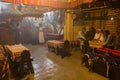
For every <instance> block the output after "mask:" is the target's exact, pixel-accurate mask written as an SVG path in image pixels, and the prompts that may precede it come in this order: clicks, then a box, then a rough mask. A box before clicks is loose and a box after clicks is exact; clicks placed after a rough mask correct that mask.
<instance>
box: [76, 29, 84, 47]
mask: <svg viewBox="0 0 120 80" xmlns="http://www.w3.org/2000/svg"><path fill="white" fill-rule="evenodd" d="M85 34H86V28H85V27H83V28H82V30H81V31H79V32H78V36H77V40H78V41H80V49H82V45H83V43H84V40H86V38H85Z"/></svg>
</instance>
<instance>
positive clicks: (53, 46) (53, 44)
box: [46, 40, 64, 53]
mask: <svg viewBox="0 0 120 80" xmlns="http://www.w3.org/2000/svg"><path fill="white" fill-rule="evenodd" d="M63 43H64V42H63V41H59V40H49V41H47V43H46V44H47V47H48V49H49V50H50V51H51V50H53V51H54V52H55V53H58V48H59V47H60V46H62V45H63Z"/></svg>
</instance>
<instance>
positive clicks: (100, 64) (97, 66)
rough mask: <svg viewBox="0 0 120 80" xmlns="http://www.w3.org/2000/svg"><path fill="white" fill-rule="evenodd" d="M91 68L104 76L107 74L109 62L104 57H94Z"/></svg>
mask: <svg viewBox="0 0 120 80" xmlns="http://www.w3.org/2000/svg"><path fill="white" fill-rule="evenodd" d="M90 68H91V70H92V71H93V72H96V73H98V74H100V75H102V76H105V77H106V76H107V63H106V61H105V60H104V58H102V57H99V58H94V59H93V60H92V62H91V65H90Z"/></svg>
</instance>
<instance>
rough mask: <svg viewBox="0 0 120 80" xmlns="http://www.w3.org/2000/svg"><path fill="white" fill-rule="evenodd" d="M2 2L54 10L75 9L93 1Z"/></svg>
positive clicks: (43, 0) (24, 0)
mask: <svg viewBox="0 0 120 80" xmlns="http://www.w3.org/2000/svg"><path fill="white" fill-rule="evenodd" d="M1 1H2V2H8V3H13V4H25V5H34V6H49V7H54V8H73V7H76V6H77V5H80V4H83V3H88V2H92V1H93V0H1Z"/></svg>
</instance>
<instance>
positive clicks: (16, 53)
mask: <svg viewBox="0 0 120 80" xmlns="http://www.w3.org/2000/svg"><path fill="white" fill-rule="evenodd" d="M6 48H7V49H8V50H9V51H10V54H11V58H12V59H13V60H14V59H15V58H16V57H20V56H21V53H22V51H24V50H28V51H29V49H28V48H26V47H25V46H23V45H22V44H15V45H6Z"/></svg>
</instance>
